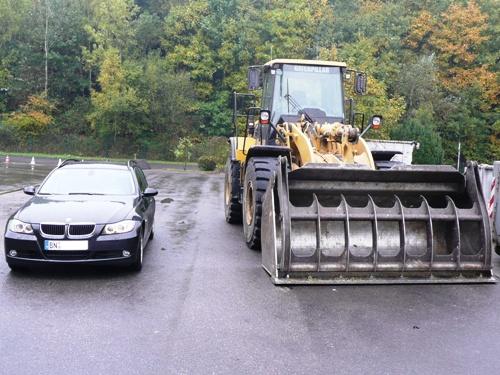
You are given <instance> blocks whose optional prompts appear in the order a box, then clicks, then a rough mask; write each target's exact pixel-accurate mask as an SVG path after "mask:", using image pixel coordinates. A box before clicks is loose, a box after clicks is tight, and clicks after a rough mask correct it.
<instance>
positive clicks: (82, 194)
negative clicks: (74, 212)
mask: <svg viewBox="0 0 500 375" xmlns="http://www.w3.org/2000/svg"><path fill="white" fill-rule="evenodd" d="M68 195H104V194H103V193H68Z"/></svg>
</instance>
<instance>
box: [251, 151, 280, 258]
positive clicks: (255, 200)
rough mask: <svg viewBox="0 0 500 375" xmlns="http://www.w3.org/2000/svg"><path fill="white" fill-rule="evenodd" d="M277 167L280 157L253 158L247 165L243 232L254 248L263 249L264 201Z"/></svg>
mask: <svg viewBox="0 0 500 375" xmlns="http://www.w3.org/2000/svg"><path fill="white" fill-rule="evenodd" d="M277 168H278V159H277V158H273V157H254V158H251V159H250V160H249V161H248V164H247V167H246V171H245V181H244V185H243V234H244V237H245V242H246V244H247V246H248V247H249V248H250V249H252V250H260V249H261V244H260V224H261V217H262V203H263V201H264V194H265V192H266V189H267V186H268V184H269V180H270V179H271V177H272V175H273V173H274V171H275V170H276V169H277ZM250 189H251V190H252V192H251V193H250V191H249V190H250ZM247 200H248V202H247Z"/></svg>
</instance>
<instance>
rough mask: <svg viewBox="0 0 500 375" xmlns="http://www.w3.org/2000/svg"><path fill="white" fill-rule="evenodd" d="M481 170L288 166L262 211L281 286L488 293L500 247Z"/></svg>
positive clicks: (267, 262) (265, 255) (267, 259)
mask: <svg viewBox="0 0 500 375" xmlns="http://www.w3.org/2000/svg"><path fill="white" fill-rule="evenodd" d="M478 181H479V180H478V169H477V164H476V163H469V165H468V167H467V173H466V175H465V177H464V176H463V175H462V174H460V173H459V172H457V171H456V170H455V169H453V168H452V167H448V166H402V167H400V168H398V169H391V170H384V171H374V170H368V169H363V168H360V167H351V166H346V165H344V166H336V165H328V164H309V165H306V166H304V167H302V168H300V169H298V170H296V171H293V172H288V166H287V160H286V158H281V159H280V168H278V170H277V172H276V173H275V175H274V177H273V179H272V180H271V182H270V184H269V186H268V189H267V192H266V195H265V198H264V204H263V215H262V265H263V267H264V269H265V270H266V271H267V272H268V273H269V274H270V275H271V278H272V280H273V282H274V283H275V284H386V283H399V284H402V283H478V282H479V283H486V282H495V278H494V277H493V275H492V266H491V249H492V238H491V231H490V224H489V220H488V216H487V213H486V206H485V203H484V201H483V200H482V198H481V195H480V186H479V182H478Z"/></svg>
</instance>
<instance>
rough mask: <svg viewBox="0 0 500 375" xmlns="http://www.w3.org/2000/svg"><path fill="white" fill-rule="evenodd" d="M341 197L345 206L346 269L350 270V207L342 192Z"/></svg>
mask: <svg viewBox="0 0 500 375" xmlns="http://www.w3.org/2000/svg"><path fill="white" fill-rule="evenodd" d="M340 198H341V200H342V202H341V205H342V207H343V208H344V238H345V240H344V241H345V248H344V252H345V253H346V258H345V259H346V260H345V263H346V264H345V271H346V272H349V239H350V237H351V233H350V230H349V209H348V205H347V200H346V199H345V196H344V194H340Z"/></svg>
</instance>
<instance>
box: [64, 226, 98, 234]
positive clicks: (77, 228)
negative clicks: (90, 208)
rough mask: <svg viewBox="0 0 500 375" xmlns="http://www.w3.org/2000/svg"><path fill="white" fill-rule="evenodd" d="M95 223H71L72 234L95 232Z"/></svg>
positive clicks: (70, 232)
mask: <svg viewBox="0 0 500 375" xmlns="http://www.w3.org/2000/svg"><path fill="white" fill-rule="evenodd" d="M94 228H95V225H93V224H71V225H70V226H69V235H70V236H88V235H89V234H92V233H93V232H94Z"/></svg>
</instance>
